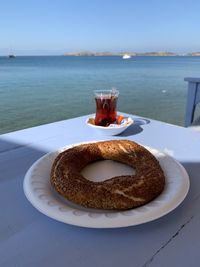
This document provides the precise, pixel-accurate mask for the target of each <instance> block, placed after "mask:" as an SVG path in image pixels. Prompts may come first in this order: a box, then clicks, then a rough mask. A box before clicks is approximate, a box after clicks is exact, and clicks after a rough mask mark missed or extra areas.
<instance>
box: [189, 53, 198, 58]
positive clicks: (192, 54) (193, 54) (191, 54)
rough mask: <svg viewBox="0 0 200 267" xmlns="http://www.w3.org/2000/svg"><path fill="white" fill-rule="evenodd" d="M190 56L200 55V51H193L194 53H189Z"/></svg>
mask: <svg viewBox="0 0 200 267" xmlns="http://www.w3.org/2000/svg"><path fill="white" fill-rule="evenodd" d="M188 56H193V57H200V52H192V53H189V54H188Z"/></svg>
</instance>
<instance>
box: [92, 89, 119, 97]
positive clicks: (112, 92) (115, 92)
mask: <svg viewBox="0 0 200 267" xmlns="http://www.w3.org/2000/svg"><path fill="white" fill-rule="evenodd" d="M93 93H94V94H95V95H96V96H98V95H99V96H101V95H114V96H118V95H119V90H116V89H115V90H112V89H103V90H101V89H99V90H93Z"/></svg>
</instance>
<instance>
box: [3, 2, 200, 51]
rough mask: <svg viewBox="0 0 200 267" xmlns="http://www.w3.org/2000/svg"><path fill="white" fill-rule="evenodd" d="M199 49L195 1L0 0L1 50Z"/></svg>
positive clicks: (198, 8)
mask: <svg viewBox="0 0 200 267" xmlns="http://www.w3.org/2000/svg"><path fill="white" fill-rule="evenodd" d="M80 50H92V51H113V52H115V51H116V52H118V51H132V52H133V51H136V52H147V51H174V52H183V53H184V52H191V51H200V0H168V1H167V0H0V54H3V53H17V54H62V53H64V52H72V51H80Z"/></svg>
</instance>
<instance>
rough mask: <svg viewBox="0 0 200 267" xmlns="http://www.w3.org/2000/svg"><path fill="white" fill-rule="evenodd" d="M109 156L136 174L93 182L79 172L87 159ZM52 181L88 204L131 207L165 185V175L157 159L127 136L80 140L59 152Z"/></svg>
mask: <svg viewBox="0 0 200 267" xmlns="http://www.w3.org/2000/svg"><path fill="white" fill-rule="evenodd" d="M103 159H109V160H114V161H118V162H122V163H125V164H127V165H129V166H131V167H133V168H134V169H135V171H136V173H135V175H128V176H126V175H125V176H118V177H113V178H111V179H109V180H105V181H103V182H92V181H89V180H87V179H86V178H85V177H83V176H82V175H81V170H82V169H83V168H84V167H85V166H86V165H87V164H89V163H91V162H94V161H97V160H103ZM51 184H52V186H53V187H54V188H55V190H56V191H57V192H58V193H59V194H61V195H62V196H63V197H65V198H67V199H68V200H70V201H73V202H75V203H77V204H80V205H82V206H85V207H89V208H99V209H119V210H124V209H130V208H134V207H138V206H141V205H144V204H146V203H148V202H149V201H151V200H152V199H154V198H155V197H157V196H158V195H159V194H160V193H161V192H162V191H163V189H164V185H165V177H164V174H163V171H162V169H161V167H160V165H159V162H158V161H157V159H156V158H155V157H154V156H153V155H152V154H151V153H150V152H149V151H148V150H147V149H145V148H144V147H143V146H140V145H138V144H137V143H135V142H132V141H128V140H111V141H104V142H97V143H90V144H83V145H79V146H75V147H73V148H70V149H68V150H66V151H64V152H62V153H60V154H59V155H58V156H57V158H56V159H55V161H54V163H53V166H52V170H51Z"/></svg>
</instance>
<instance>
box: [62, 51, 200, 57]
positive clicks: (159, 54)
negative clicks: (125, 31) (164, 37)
mask: <svg viewBox="0 0 200 267" xmlns="http://www.w3.org/2000/svg"><path fill="white" fill-rule="evenodd" d="M123 55H130V56H134V57H137V56H152V57H175V56H200V52H191V53H186V54H179V53H174V52H144V53H137V52H127V51H125V52H118V53H115V52H107V51H106V52H91V51H80V52H69V53H64V56H77V57H79V56H94V57H102V56H123Z"/></svg>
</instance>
